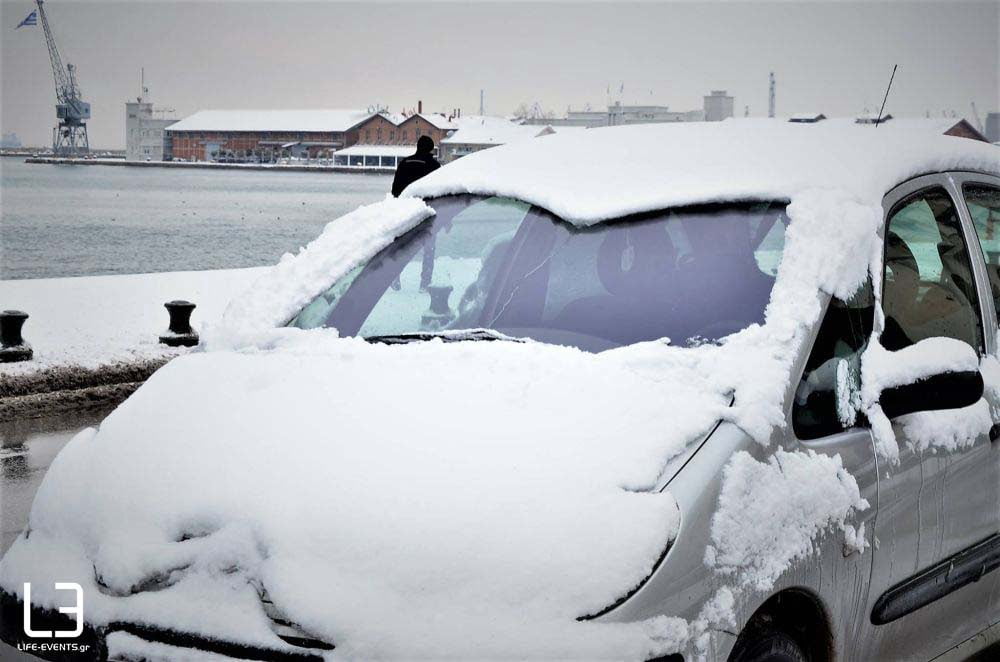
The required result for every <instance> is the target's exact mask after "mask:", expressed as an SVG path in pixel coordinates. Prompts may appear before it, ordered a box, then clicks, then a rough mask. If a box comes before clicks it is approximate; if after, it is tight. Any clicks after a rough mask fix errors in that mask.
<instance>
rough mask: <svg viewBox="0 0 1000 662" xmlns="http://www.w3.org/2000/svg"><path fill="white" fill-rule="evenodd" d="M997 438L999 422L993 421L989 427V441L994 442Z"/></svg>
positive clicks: (999, 429)
mask: <svg viewBox="0 0 1000 662" xmlns="http://www.w3.org/2000/svg"><path fill="white" fill-rule="evenodd" d="M997 439H1000V423H994V424H993V427H991V428H990V442H995V441H996V440H997Z"/></svg>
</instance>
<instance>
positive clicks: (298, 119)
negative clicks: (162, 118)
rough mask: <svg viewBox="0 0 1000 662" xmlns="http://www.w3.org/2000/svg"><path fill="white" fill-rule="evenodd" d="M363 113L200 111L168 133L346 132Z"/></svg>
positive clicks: (356, 122) (366, 114) (168, 128)
mask: <svg viewBox="0 0 1000 662" xmlns="http://www.w3.org/2000/svg"><path fill="white" fill-rule="evenodd" d="M371 115H372V113H370V112H367V111H364V110H350V109H342V108H340V109H331V110H201V111H198V112H197V113H195V114H194V115H190V116H189V117H185V118H184V119H182V120H181V121H180V122H177V123H176V124H172V125H170V126H169V127H167V130H168V131H293V132H314V131H315V132H330V131H346V130H348V129H350V128H351V127H353V126H355V125H356V124H358V123H360V122H361V121H362V120H365V119H367V118H369V117H371Z"/></svg>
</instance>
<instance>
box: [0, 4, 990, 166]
mask: <svg viewBox="0 0 1000 662" xmlns="http://www.w3.org/2000/svg"><path fill="white" fill-rule="evenodd" d="M33 7H34V4H33V3H31V2H26V1H24V0H0V24H2V38H0V79H2V89H0V92H2V97H0V127H2V130H3V132H9V131H13V132H16V133H17V134H18V136H19V137H20V139H21V141H22V142H23V143H25V144H30V145H44V144H48V143H49V142H50V141H51V131H52V126H53V125H54V117H55V110H54V99H55V93H54V86H53V82H52V72H51V69H50V67H49V60H48V55H47V53H46V49H45V40H44V37H43V34H42V29H41V25H39V26H37V27H25V28H21V29H19V30H15V29H14V27H15V26H16V25H17V24H18V23H19V22H20V21H21V19H23V18H24V17H25V16H27V14H28V13H29V12H30V11H31V10H32V9H33ZM45 8H46V12H47V13H48V16H49V21H50V22H51V24H52V28H53V31H54V32H55V36H56V39H57V41H58V44H59V49H60V51H61V53H62V56H63V60H64V61H66V62H72V63H74V64H76V65H77V67H78V78H79V82H80V85H81V87H82V89H83V94H84V100H86V101H89V102H90V103H91V104H92V109H93V119H92V120H91V121H90V123H89V129H90V141H91V145H92V146H95V147H107V148H122V147H124V142H125V137H124V131H125V129H124V114H125V113H124V107H123V103H124V102H125V100H126V99H128V98H131V97H134V96H136V95H137V94H138V87H139V83H138V76H139V67H140V66H144V67H145V68H146V81H147V86H148V87H149V88H150V92H151V97H152V99H153V101H154V102H155V103H157V104H158V105H163V106H167V107H171V108H174V109H175V110H176V115H177V116H178V117H183V116H185V115H188V114H190V113H192V112H194V111H197V110H200V109H211V108H216V109H218V108H228V109H239V108H367V107H368V106H369V105H371V104H376V103H377V104H382V105H386V106H388V107H389V108H390V110H394V111H395V110H401V109H402V108H404V107H412V106H415V105H416V101H417V100H418V99H422V100H423V102H424V108H425V110H447V109H451V108H454V107H461V108H462V110H463V112H465V113H470V112H476V111H478V106H479V90H480V89H481V88H482V89H485V90H486V110H487V112H489V113H495V114H505V113H509V112H511V111H512V110H514V108H516V107H517V106H518V105H519V104H520V103H522V102H527V103H532V102H535V101H537V102H539V103H540V104H541V105H542V107H544V108H546V109H550V110H552V111H555V112H556V113H557V114H558V115H561V114H562V113H564V112H565V110H566V108H567V107H568V106H572V107H573V108H575V109H580V108H583V107H584V105H585V104H588V103H589V104H591V106H593V107H595V108H599V107H602V106H603V105H605V104H606V101H607V89H608V86H609V85H610V86H611V89H612V95H613V97H614V98H615V99H617V98H618V97H621V98H622V100H623V101H624V102H625V103H653V104H660V105H667V106H670V107H671V108H672V109H675V110H690V109H696V108H700V107H701V105H702V96H703V95H705V94H707V93H708V92H709V90H712V89H724V90H728V91H729V93H730V94H732V95H733V96H735V97H736V109H737V111H736V112H737V114H738V115H742V114H743V111H744V106H749V107H750V114H751V115H765V114H766V112H767V77H768V72H769V71H772V70H773V71H774V72H775V75H776V77H777V81H778V86H777V108H778V113H779V114H791V113H794V112H802V111H820V112H825V113H826V114H827V115H848V114H858V113H861V112H862V111H863V110H864V109H865V108H868V109H869V110H870V111H871V112H875V111H877V109H878V105H879V104H880V103H881V101H882V95H883V93H884V91H885V86H886V83H887V82H888V79H889V73H890V71H891V69H892V65H893V64H894V63H898V64H899V72H898V73H897V75H896V80H895V82H894V83H893V89H892V94H891V96H890V99H889V103H888V106H887V110H888V111H890V112H892V113H894V114H897V115H913V116H923V115H924V114H925V112H927V111H930V112H931V113H932V114H933V115H935V116H940V115H941V113H942V111H948V112H949V113H950V112H952V111H954V112H956V113H958V115H959V116H965V115H969V113H970V103H971V102H975V103H976V105H977V107H978V109H979V112H980V115H981V116H982V117H984V118H985V115H986V112H987V111H991V110H998V109H1000V82H998V79H1000V2H997V1H996V0H992V1H987V2H961V1H955V2H934V3H907V2H877V3H876V2H865V3H857V4H855V3H844V2H795V3H791V2H786V3H767V4H760V3H724V2H697V3H655V4H654V3H645V4H622V3H616V4H595V3H587V4H583V3H555V4H551V3H550V4H534V3H516V4H515V3H490V4H486V3H473V4H469V3H461V4H458V3H425V2H405V3H379V4H373V3H364V4H360V3H359V4H344V3H333V2H313V3H310V2H299V1H289V2H248V1H232V2H166V1H163V2H135V1H129V2H79V1H74V0H48V1H47V2H46V3H45ZM622 85H624V94H619V90H620V89H621V87H622Z"/></svg>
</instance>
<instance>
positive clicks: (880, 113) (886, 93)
mask: <svg viewBox="0 0 1000 662" xmlns="http://www.w3.org/2000/svg"><path fill="white" fill-rule="evenodd" d="M898 66H899V65H898V64H894V65H892V75H891V76H889V85H888V86H887V87H886V88H885V96H884V97H882V107H881V108H879V111H878V117H876V118H875V128H876V129H877V128H878V123H879V122H881V121H882V113H883V112H885V102H886V100H887V99H888V98H889V90H891V89H892V79H893V78H895V77H896V67H898Z"/></svg>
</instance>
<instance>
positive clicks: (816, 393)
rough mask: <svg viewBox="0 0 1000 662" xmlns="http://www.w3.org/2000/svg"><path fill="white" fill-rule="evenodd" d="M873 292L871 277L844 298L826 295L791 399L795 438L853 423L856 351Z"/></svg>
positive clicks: (862, 342)
mask: <svg viewBox="0 0 1000 662" xmlns="http://www.w3.org/2000/svg"><path fill="white" fill-rule="evenodd" d="M874 317H875V297H874V296H873V294H872V285H871V281H869V282H867V283H865V285H864V286H863V287H861V288H860V289H859V290H858V291H857V292H856V293H855V295H854V296H853V297H851V298H850V299H849V300H847V301H841V300H840V299H836V298H834V299H831V300H830V305H829V306H827V309H826V314H825V315H824V316H823V322H822V323H821V324H820V327H819V332H818V333H817V334H816V340H815V341H813V347H812V351H811V352H810V353H809V358H808V360H807V361H806V366H805V370H804V371H803V372H802V379H801V380H800V381H799V385H798V387H797V388H796V389H795V398H794V402H793V403H792V429H793V430H794V431H795V436H796V437H798V438H799V439H805V440H808V439H817V438H819V437H825V436H827V435H831V434H835V433H837V432H843V431H844V430H846V429H848V428H849V427H851V426H852V425H853V424H854V413H853V412H854V410H855V408H854V405H855V404H856V403H855V402H854V399H855V397H856V396H855V395H852V394H857V393H858V392H859V387H860V365H861V354H862V353H863V352H864V351H865V347H867V345H868V339H869V338H870V337H871V333H872V324H873V320H874Z"/></svg>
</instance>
